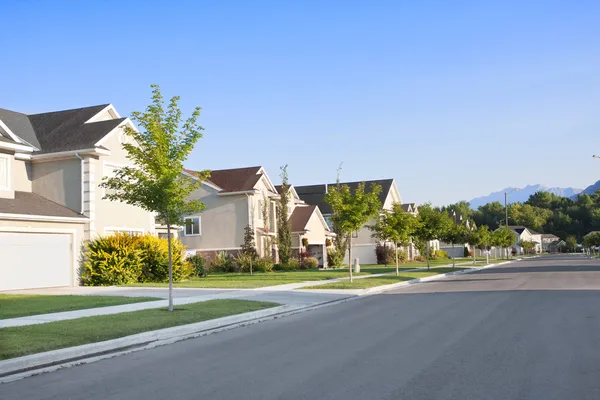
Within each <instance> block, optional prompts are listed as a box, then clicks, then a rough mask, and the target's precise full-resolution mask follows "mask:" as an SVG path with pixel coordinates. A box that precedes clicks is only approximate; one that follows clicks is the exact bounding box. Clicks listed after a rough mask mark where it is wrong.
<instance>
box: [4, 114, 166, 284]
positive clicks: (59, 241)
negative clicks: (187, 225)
mask: <svg viewBox="0 0 600 400" xmlns="http://www.w3.org/2000/svg"><path fill="white" fill-rule="evenodd" d="M125 126H129V127H131V128H133V129H135V127H134V126H133V124H132V123H131V121H130V120H129V119H128V118H121V117H120V115H119V114H118V113H117V111H116V110H115V108H114V107H113V106H112V105H110V104H104V105H99V106H93V107H85V108H79V109H72V110H63V111H56V112H48V113H41V114H24V113H20V112H16V111H11V110H5V109H0V254H2V255H3V261H2V263H1V264H0V290H13V289H27V288H39V287H53V286H71V285H76V284H77V283H78V279H79V275H78V267H79V262H78V261H79V256H80V249H81V247H82V244H83V242H84V240H89V239H91V238H93V237H95V236H97V235H104V234H111V233H113V232H117V231H123V232H132V233H140V234H143V233H152V234H154V233H155V221H154V215H153V214H152V213H150V212H147V211H145V210H143V209H141V208H138V207H134V206H130V205H128V204H124V203H119V202H111V201H109V200H103V196H104V195H105V192H104V189H101V188H100V187H99V184H100V183H101V182H102V178H103V177H104V176H112V175H113V174H114V173H115V171H116V170H117V169H118V168H120V167H123V166H127V165H129V164H130V161H129V160H128V159H127V156H126V152H125V150H124V149H123V147H122V143H124V141H126V140H128V139H129V137H128V136H127V135H125V134H124V127H125Z"/></svg>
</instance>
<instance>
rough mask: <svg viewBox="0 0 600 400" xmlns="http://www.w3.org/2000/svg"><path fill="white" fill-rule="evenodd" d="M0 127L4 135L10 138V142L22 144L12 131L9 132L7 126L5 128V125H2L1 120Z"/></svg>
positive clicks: (0, 121)
mask: <svg viewBox="0 0 600 400" xmlns="http://www.w3.org/2000/svg"><path fill="white" fill-rule="evenodd" d="M0 127H1V128H2V129H4V131H5V132H6V133H8V136H10V138H11V139H12V140H14V141H15V142H17V143H23V140H22V139H21V138H20V137H18V136H17V135H15V134H14V133H13V131H11V130H10V128H9V127H8V126H6V124H5V123H4V121H2V120H1V119H0Z"/></svg>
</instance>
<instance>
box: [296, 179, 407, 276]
mask: <svg viewBox="0 0 600 400" xmlns="http://www.w3.org/2000/svg"><path fill="white" fill-rule="evenodd" d="M360 183H361V182H342V183H341V184H342V185H348V186H349V187H350V189H351V190H356V188H357V187H358V185H359V184H360ZM365 183H366V189H365V190H367V191H368V190H369V188H370V185H371V184H378V185H380V186H381V188H382V190H381V193H380V194H379V200H380V202H381V205H382V209H386V210H391V209H392V205H393V204H394V203H402V200H401V198H400V192H399V191H398V187H397V185H396V182H395V180H394V179H384V180H376V181H366V182H365ZM335 185H336V184H335V183H330V184H320V185H309V186H295V187H294V188H295V190H296V192H297V193H298V196H299V197H300V199H301V200H303V201H304V202H305V203H306V204H310V205H313V206H317V207H318V208H319V210H320V211H321V212H322V214H323V216H324V218H325V220H326V221H328V218H329V217H330V216H331V214H332V209H331V206H330V205H329V204H328V203H327V202H325V195H326V194H327V192H328V190H329V187H331V186H335ZM374 223H375V220H374V219H373V220H372V221H369V222H368V223H367V224H365V225H364V226H363V227H362V228H361V229H359V230H358V232H354V233H353V234H352V256H353V257H354V258H358V259H359V261H360V263H361V264H376V263H377V257H376V255H375V248H376V246H377V243H378V241H377V240H376V239H374V238H373V237H372V236H371V234H372V232H371V231H370V230H369V229H368V228H367V226H368V225H373V224H374ZM328 224H329V223H328ZM347 256H348V255H347V254H346V259H347Z"/></svg>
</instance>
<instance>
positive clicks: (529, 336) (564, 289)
mask: <svg viewBox="0 0 600 400" xmlns="http://www.w3.org/2000/svg"><path fill="white" fill-rule="evenodd" d="M598 304H600V261H598V260H590V259H586V258H584V257H570V256H548V257H542V258H539V259H531V260H525V261H521V262H517V263H513V264H510V265H506V266H500V267H496V268H491V269H487V270H482V271H480V272H477V273H473V274H468V275H461V276H454V277H451V278H447V279H442V280H440V281H436V282H431V283H425V284H419V285H414V286H410V287H406V288H403V289H400V290H396V291H394V292H389V293H387V294H384V295H378V296H370V297H365V298H361V299H357V300H355V301H350V302H346V303H342V304H339V305H335V306H331V307H325V308H321V309H318V310H315V311H312V312H309V313H303V314H298V315H293V316H290V317H286V318H282V319H277V320H272V321H267V322H263V323H261V324H256V325H251V326H247V327H243V328H239V329H234V330H231V331H226V332H221V333H219V334H214V335H209V336H205V337H201V338H197V339H191V340H187V341H182V342H178V343H175V344H173V345H169V346H163V347H159V348H155V349H152V350H148V351H144V352H138V353H133V354H130V355H126V356H120V357H115V358H111V359H106V360H102V361H99V362H96V363H92V364H87V365H82V366H79V367H74V368H69V369H64V370H59V371H56V372H53V373H49V374H44V375H39V376H35V377H31V378H28V379H25V380H21V381H17V382H13V383H9V384H5V385H2V386H1V387H0V397H1V398H2V399H3V400H9V399H34V400H35V399H92V400H93V399H98V400H99V399H127V400H130V399H173V400H177V399H196V398H207V399H292V400H293V399H311V400H313V399H348V400H354V399H357V400H358V399H361V400H363V399H411V400H425V399H427V400H442V399H443V400H481V399H485V400H506V399H523V400H525V399H543V400H555V399H556V400H559V399H561V400H562V399H578V400H579V399H583V400H587V399H589V400H597V399H599V398H600V379H598V377H599V376H600V349H599V348H598V338H600V307H598Z"/></svg>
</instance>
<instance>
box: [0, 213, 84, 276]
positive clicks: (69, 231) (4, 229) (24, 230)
mask: <svg viewBox="0 0 600 400" xmlns="http://www.w3.org/2000/svg"><path fill="white" fill-rule="evenodd" d="M1 215H2V214H0V216H1ZM0 232H22V233H55V234H69V235H72V238H71V252H72V260H73V265H72V266H71V286H77V285H75V279H76V277H77V270H78V269H79V268H78V267H79V265H78V263H77V257H78V255H79V249H78V248H77V247H79V243H77V231H76V230H75V229H62V228H58V229H55V228H31V227H4V226H0Z"/></svg>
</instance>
